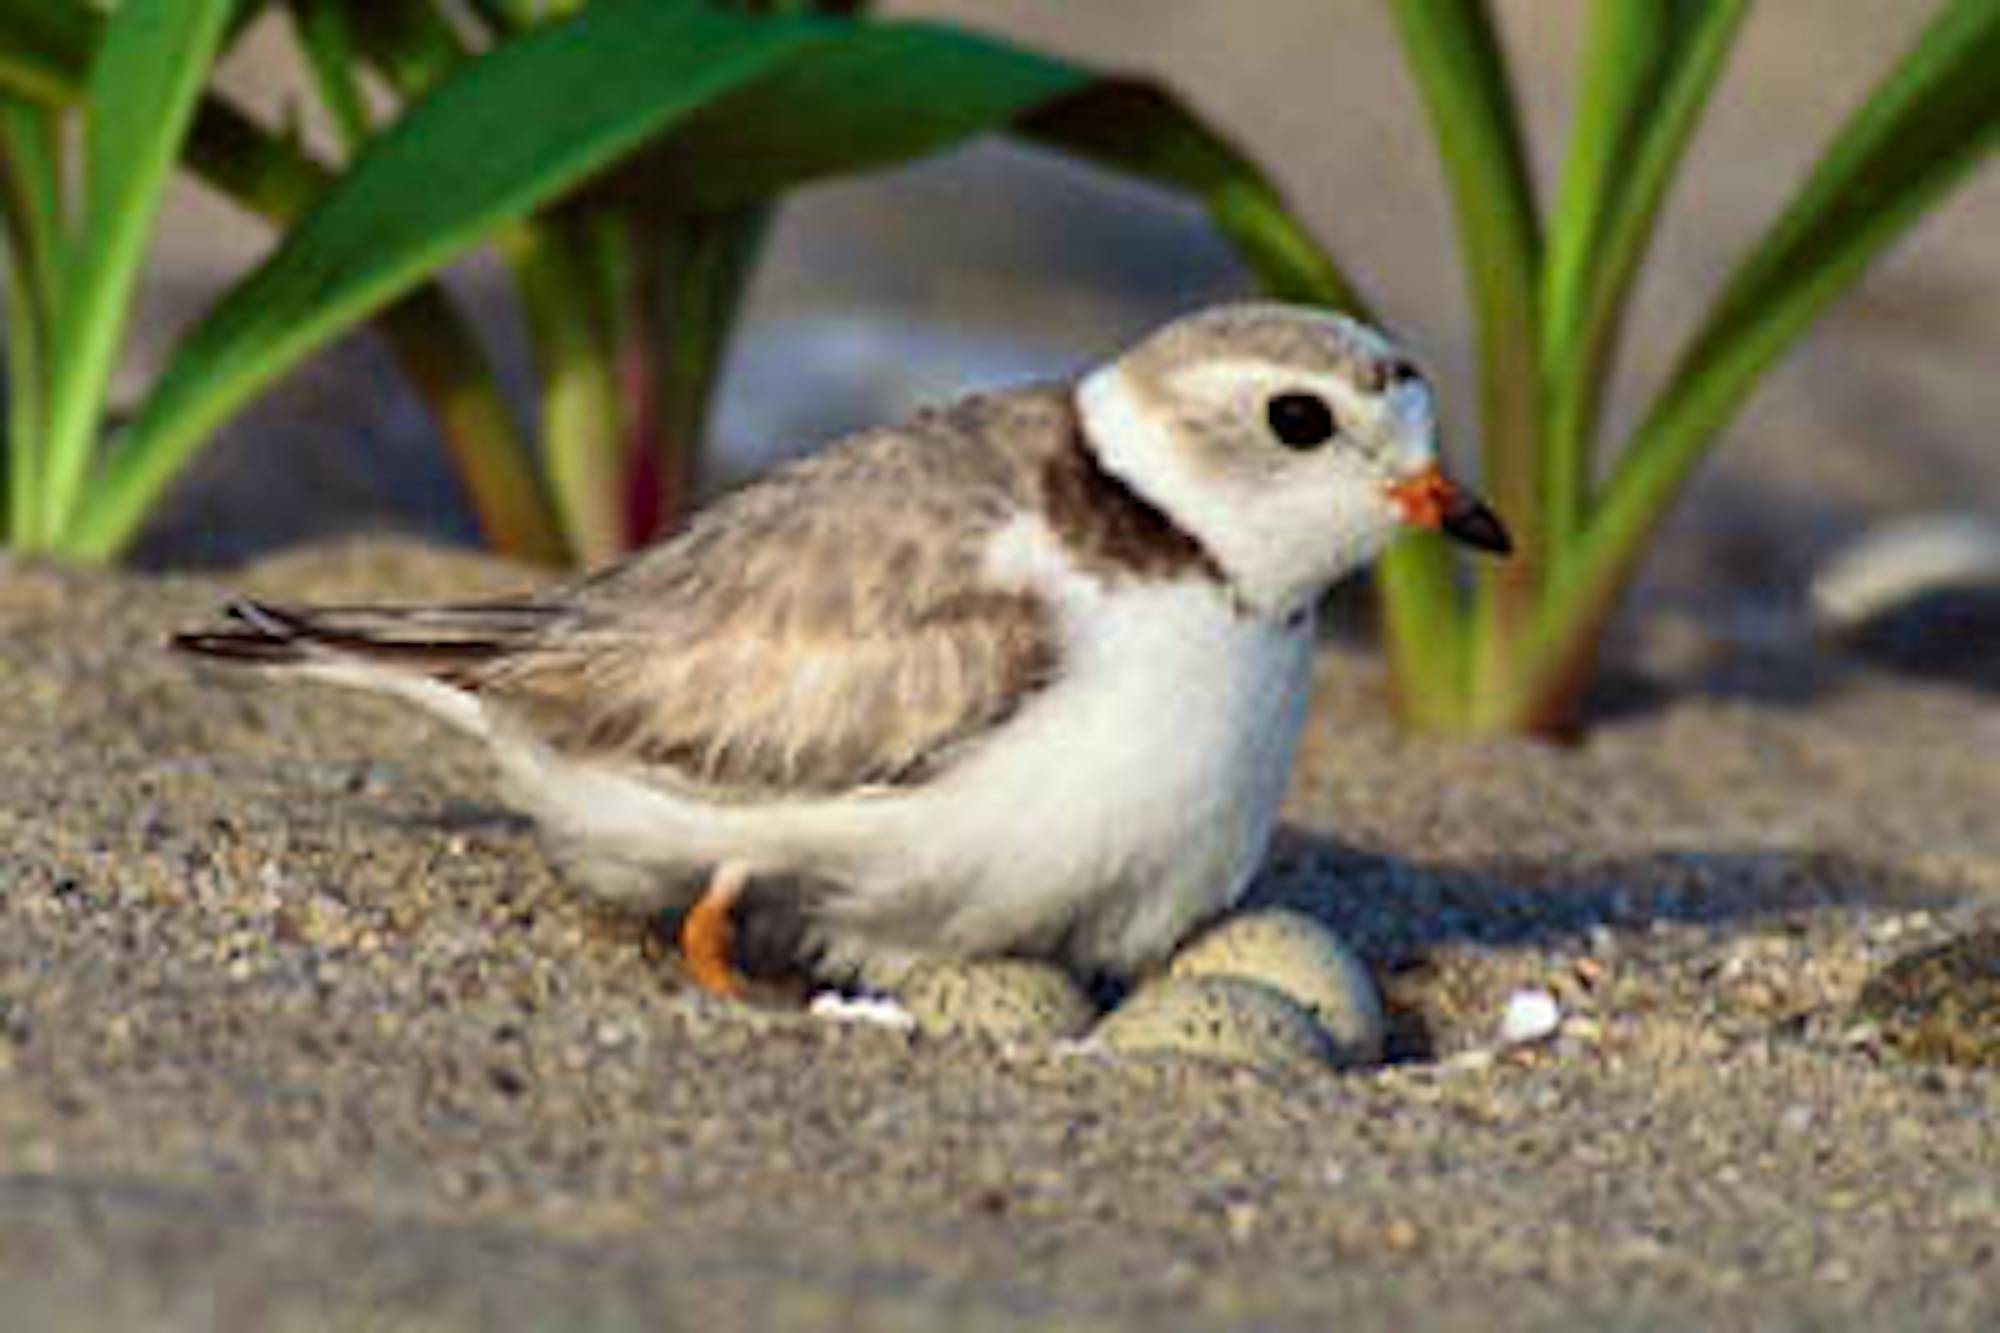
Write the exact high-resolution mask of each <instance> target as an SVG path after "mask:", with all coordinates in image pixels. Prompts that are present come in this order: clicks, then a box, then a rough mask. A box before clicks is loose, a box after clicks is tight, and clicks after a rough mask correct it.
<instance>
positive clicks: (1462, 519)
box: [1439, 500, 1514, 556]
mask: <svg viewBox="0 0 2000 1333" xmlns="http://www.w3.org/2000/svg"><path fill="white" fill-rule="evenodd" d="M1439 526H1440V527H1441V528H1442V529H1443V530H1444V534H1445V535H1446V536H1447V537H1450V538H1451V539H1452V540H1453V541H1458V542H1463V543H1464V544H1465V545H1467V546H1470V547H1474V548H1475V549H1477V550H1481V551H1486V552H1488V553H1489V554H1492V555H1500V556H1505V555H1512V554H1513V553H1514V539H1513V538H1512V537H1509V536H1508V535H1507V527H1506V525H1505V524H1503V523H1502V522H1501V521H1500V516H1499V515H1498V514H1496V513H1494V512H1493V511H1492V510H1491V509H1488V508H1487V507H1486V506H1485V505H1484V504H1482V503H1480V502H1479V501H1477V500H1474V501H1472V502H1471V503H1469V504H1467V505H1466V506H1465V507H1464V508H1462V509H1458V510H1455V511H1454V512H1452V513H1450V514H1447V515H1445V519H1444V522H1443V523H1441V524H1440V525H1439Z"/></svg>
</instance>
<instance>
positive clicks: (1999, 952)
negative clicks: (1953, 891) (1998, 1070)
mask: <svg viewBox="0 0 2000 1333" xmlns="http://www.w3.org/2000/svg"><path fill="white" fill-rule="evenodd" d="M1856 1016H1857V1017H1858V1018H1859V1019H1860V1020H1862V1022H1863V1023H1864V1024H1866V1025H1868V1026H1869V1027H1871V1028H1875V1029H1878V1030H1879V1033H1880V1036H1881V1038H1882V1039H1883V1040H1886V1041H1887V1042H1888V1044H1889V1045H1890V1046H1891V1047H1893V1048H1894V1049H1896V1050H1898V1051H1900V1052H1901V1053H1902V1054H1903V1055H1904V1056H1906V1057H1908V1058H1910V1059H1913V1060H1921V1061H1932V1062H1936V1063H1939V1064H1947V1065H1958V1066H1961V1067H1965V1068H1994V1067H2000V930H1983V931H1971V932H1968V933H1966V934H1963V935H1960V936H1958V937H1957V938H1956V939H1953V940H1949V941H1947V942H1945V943H1944V944H1941V945H1937V946H1934V947H1932V948H1927V949H1919V950H1917V951H1915V952H1912V953H1909V954H1905V955H1904V956H1903V957H1901V958H1899V959H1897V960H1896V961H1895V962H1893V963H1890V964H1889V965H1888V966H1887V967H1885V968H1883V969H1882V970H1881V971H1880V972H1878V973H1877V974H1876V975H1875V976H1874V977H1873V978H1872V979H1871V980H1870V981H1869V982H1868V984H1867V985H1866V986H1865V987H1864V988H1863V989H1862V992H1861V998H1860V1001H1859V1003H1858V1004H1857V1005H1856Z"/></svg>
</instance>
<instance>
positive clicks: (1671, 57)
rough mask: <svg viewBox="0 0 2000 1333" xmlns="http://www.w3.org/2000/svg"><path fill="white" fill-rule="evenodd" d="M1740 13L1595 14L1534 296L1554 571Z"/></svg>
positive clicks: (1682, 5)
mask: <svg viewBox="0 0 2000 1333" xmlns="http://www.w3.org/2000/svg"><path fill="white" fill-rule="evenodd" d="M1748 11H1749V0H1712V2H1710V0H1703V3H1699V4H1690V3H1687V2H1686V0H1622V2H1621V3H1617V4H1600V5H1596V6H1594V7H1592V9H1591V11H1590V12H1591V28H1590V37H1589V41H1588V42H1587V44H1586V50H1585V54H1584V62H1583V69H1584V72H1583V79H1582V93H1581V96H1580V97H1579V99H1578V102H1577V108H1576V112H1575V115H1574V128H1573V130H1572V131H1571V136H1570V153H1569V162H1568V165H1567V166H1566V167H1565V168H1564V171H1563V182H1562V192H1561V196H1560V199H1559V202H1558V205H1557V207H1556V210H1555V214H1554V217H1553V220H1552V223H1551V226H1550V229H1549V247H1548V256H1547V266H1546V268H1545V270H1544V273H1543V286H1542V320H1543V325H1542V331H1543V338H1542V357H1543V364H1544V367H1545V375H1544V382H1545V384H1546V386H1547V389H1548V394H1549V400H1550V401H1549V402H1548V403H1547V404H1546V408H1547V411H1548V419H1549V425H1548V431H1547V435H1546V438H1545V440H1544V442H1543V452H1544V459H1543V463H1544V466H1543V474H1542V484H1543V488H1544V499H1545V501H1546V504H1547V516H1546V524H1547V539H1548V544H1549V547H1550V552H1549V553H1550V556H1551V558H1552V559H1556V560H1561V559H1562V558H1564V556H1565V554H1566V551H1567V548H1568V546H1569V544H1570V542H1571V539H1572V538H1573V536H1574V534H1575V532H1576V530H1577V529H1578V527H1579V526H1580V525H1581V523H1582V521H1583V512H1584V506H1585V504H1586V502H1587V494H1586V493H1587V490H1588V487H1589V482H1590V464H1591V453H1592V448H1591V446H1592V441H1593V439H1594V436H1595V432H1596V428H1597V421H1598V415H1599V412H1600V410H1601V408H1602V404H1603V398H1604V394H1605V391H1606V388H1607V385H1608V382H1609V380H1610V378H1611V368H1612V363H1613V360H1614V358H1615V356H1616V351H1617V344H1618V338H1619V334H1620V331H1621V327H1622V324H1623V317H1624V313H1625V309H1626V306H1627V303H1628V298H1629V296H1630V293H1631V288H1632V282H1633V279H1634V277H1635V276H1636V274H1637V273H1638V271H1639V266H1640V264H1641V262H1642V261H1643V260H1644V258H1645V254H1646V249H1647V247H1648V245H1649V244H1650V242H1651V240H1652V236H1653V232H1654V224H1655V222H1656V220H1657V218H1658V216H1659V210H1660V205H1661V202H1662V200H1663V199H1664V198H1665V196H1666V191H1667V188H1668V186H1669V184H1670V183H1671V181H1672V179H1673V176H1674V172H1675V169H1676V167H1677V166H1678V164H1679V163H1680V161H1681V158H1682V156H1683V154H1684V152H1685V150H1686V147H1687V143H1688V140H1689V138H1690V136H1691V134H1692V132H1693V130H1694V127H1695V124H1696V122H1697V121H1698V120H1699V118H1700V116H1701V113H1702V111H1703V109H1704V108H1705V107H1706V105H1707V103H1708V99H1709V94H1710V91H1711V90H1712V89H1713V87H1714V85H1715V79H1716V76H1717V75H1718V74H1719V73H1720V71H1721V69H1722V65H1723V61H1724V58H1725V57H1726V56H1727V55H1728V52H1729V49H1730V47H1731V45H1732V44H1733V40H1734V38H1735V35H1736V33H1737V31H1738V29H1739V28H1740V27H1741V25H1742V20H1743V17H1744V16H1745V14H1747V13H1748Z"/></svg>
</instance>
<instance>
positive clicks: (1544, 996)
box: [1500, 990, 1563, 1046]
mask: <svg viewBox="0 0 2000 1333" xmlns="http://www.w3.org/2000/svg"><path fill="white" fill-rule="evenodd" d="M1562 1020H1563V1014H1562V1006H1561V1005H1560V1004H1557V1003H1556V997H1555V996H1553V995H1551V994H1549V993H1548V992H1547V991H1545V990H1517V991H1515V992H1514V993H1513V994H1512V995H1509V996H1508V997H1507V1007H1506V1008H1505V1009H1503V1010H1502V1011H1501V1013H1500V1043H1501V1044H1502V1045H1503V1046H1525V1045H1526V1044H1528V1043H1529V1042H1535V1041H1546V1040H1547V1039H1548V1038H1550V1037H1553V1036H1555V1034H1556V1029H1558V1028H1560V1027H1561V1026H1562Z"/></svg>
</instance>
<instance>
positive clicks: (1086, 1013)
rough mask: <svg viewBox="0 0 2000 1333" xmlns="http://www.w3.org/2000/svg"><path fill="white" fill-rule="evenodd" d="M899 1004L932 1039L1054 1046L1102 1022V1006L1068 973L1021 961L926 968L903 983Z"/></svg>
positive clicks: (927, 965)
mask: <svg viewBox="0 0 2000 1333" xmlns="http://www.w3.org/2000/svg"><path fill="white" fill-rule="evenodd" d="M896 998H897V999H898V1000H900V1001H901V1002H902V1005H903V1008H904V1009H906V1010H908V1011H909V1013H910V1016H911V1017H913V1018H914V1019H916V1022H917V1027H918V1028H919V1029H920V1030H922V1031H924V1032H927V1033H933V1034H936V1033H972V1034H977V1035H980V1036H986V1037H993V1038H996V1039H999V1040H1003V1041H1048V1042H1054V1041H1061V1040H1064V1039H1065V1038H1069V1037H1076V1036H1080V1035H1082V1034H1083V1033H1084V1032H1085V1031H1086V1030H1087V1029H1088V1028H1089V1027H1090V1025H1091V1024H1092V1023H1094V1022H1096V1021H1097V1006H1095V1005H1093V1004H1092V1003H1091V1002H1090V1000H1089V998H1088V997H1087V996H1085V995H1084V993H1083V991H1082V989H1081V988H1080V987H1078V985H1077V984H1076V982H1075V981H1074V980H1072V979H1071V978H1070V975H1069V974H1068V973H1067V972H1064V971H1063V970H1062V969H1061V968H1058V967H1053V966H1050V965H1049V964H1047V963H1033V962H1027V961H1024V960H1021V959H1012V958H996V959H987V960H982V961H974V962H943V961H939V962H928V963H922V964H919V965H918V966H916V967H914V968H912V969H911V970H910V971H909V973H908V974H907V975H905V976H904V977H903V978H902V980H901V981H900V982H899V983H898V985H897V986H896Z"/></svg>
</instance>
